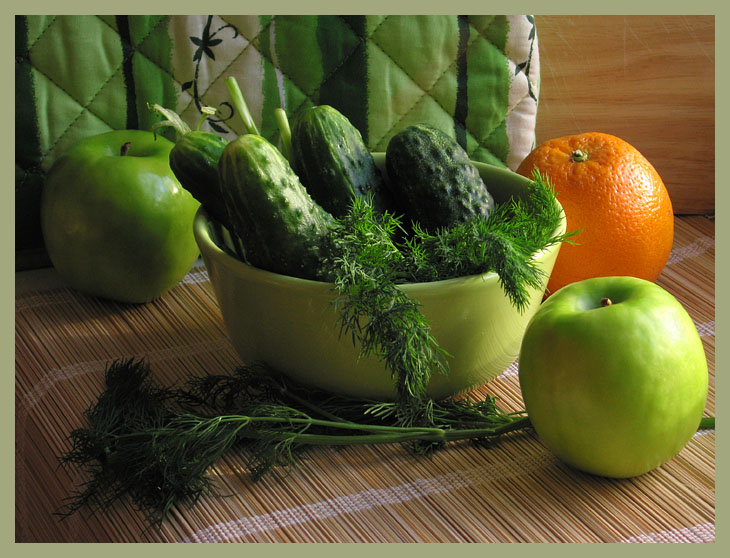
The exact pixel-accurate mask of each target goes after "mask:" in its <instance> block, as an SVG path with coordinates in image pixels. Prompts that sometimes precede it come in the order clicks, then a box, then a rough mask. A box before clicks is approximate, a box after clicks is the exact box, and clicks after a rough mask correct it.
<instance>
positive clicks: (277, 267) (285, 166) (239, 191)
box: [218, 134, 333, 280]
mask: <svg viewBox="0 0 730 558" xmlns="http://www.w3.org/2000/svg"><path fill="white" fill-rule="evenodd" d="M218 171H219V174H220V179H221V183H222V190H223V197H224V200H225V202H226V206H227V208H228V215H229V219H230V223H231V226H232V227H233V232H234V233H235V234H236V235H237V236H238V237H239V238H240V239H241V241H242V243H243V245H244V247H245V250H246V258H247V259H248V261H249V263H250V264H251V265H253V266H255V267H258V268H260V269H265V270H268V271H273V272H274V273H279V274H282V275H289V276H292V277H299V278H303V279H315V280H322V279H326V278H327V276H326V272H325V271H323V270H322V265H321V262H322V259H323V257H324V253H325V250H326V247H325V244H326V241H327V239H328V233H329V230H330V226H331V225H332V224H333V217H332V215H330V214H329V213H327V212H326V211H325V210H324V209H322V207H321V206H320V205H318V204H317V203H316V202H315V201H314V200H313V199H312V198H311V196H310V195H309V193H308V192H307V191H306V189H305V188H304V186H303V185H302V183H301V182H300V181H299V178H298V177H297V175H296V174H295V173H294V171H293V170H292V168H291V166H290V165H289V162H288V161H287V160H286V158H285V157H284V156H283V155H282V154H281V153H280V152H279V150H278V149H277V148H276V147H274V146H273V145H272V144H271V143H269V142H268V141H267V140H266V139H264V138H263V137H261V136H259V135H256V134H245V135H242V136H239V137H238V138H237V139H235V140H233V141H232V142H230V143H229V144H228V145H227V146H226V147H225V149H224V150H223V154H222V155H221V158H220V162H219V167H218Z"/></svg>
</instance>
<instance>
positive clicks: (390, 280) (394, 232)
mask: <svg viewBox="0 0 730 558" xmlns="http://www.w3.org/2000/svg"><path fill="white" fill-rule="evenodd" d="M402 232H403V229H402V228H401V225H400V220H399V218H397V217H396V216H394V215H392V214H390V213H388V212H386V213H384V214H379V213H377V212H376V211H375V210H374V208H373V206H372V203H371V202H370V200H368V199H367V198H365V199H355V200H353V202H352V205H351V208H350V210H349V212H348V213H347V214H346V215H345V216H344V217H343V218H341V219H340V220H338V222H337V224H336V226H335V227H334V228H333V229H332V231H331V235H330V239H331V246H330V248H329V253H330V254H331V255H332V256H331V259H330V260H329V261H328V262H327V265H328V266H330V267H331V268H332V269H333V271H334V275H335V281H334V284H335V289H336V291H337V293H338V297H337V300H336V302H335V306H336V308H337V310H338V320H339V324H340V331H341V333H345V332H349V333H350V335H351V336H352V339H353V342H357V341H359V343H360V347H361V349H360V352H361V356H367V355H371V354H374V355H377V356H378V357H379V358H381V359H382V361H383V362H384V364H385V366H386V368H387V369H388V370H389V372H390V373H391V375H392V376H393V379H394V384H395V388H396V392H397V397H398V401H399V407H398V410H399V412H398V418H399V421H400V424H402V425H403V426H412V425H422V424H431V423H432V416H431V402H430V400H429V398H428V397H427V395H426V387H427V385H428V381H429V379H430V377H431V375H432V374H433V373H443V374H445V373H446V372H447V365H446V362H445V357H446V356H447V354H446V352H445V351H443V350H442V349H441V348H440V347H439V346H438V343H437V342H436V339H435V338H434V337H433V335H432V334H431V327H430V324H429V323H428V320H426V318H425V317H424V316H423V314H422V313H421V311H420V308H419V304H418V303H417V302H416V301H415V300H413V299H412V298H410V297H409V296H408V295H407V294H406V293H404V292H403V291H402V290H401V289H399V288H398V286H397V285H398V284H399V283H402V269H403V267H404V265H405V262H404V255H403V252H402V251H401V249H400V248H399V247H398V245H397V244H396V238H397V236H398V235H399V234H400V233H402Z"/></svg>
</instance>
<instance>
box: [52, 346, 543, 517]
mask: <svg viewBox="0 0 730 558" xmlns="http://www.w3.org/2000/svg"><path fill="white" fill-rule="evenodd" d="M433 410H434V412H433V425H432V426H409V427H406V426H403V425H401V424H399V419H398V412H399V411H398V405H397V403H394V402H377V401H372V400H368V399H358V398H350V397H345V396H339V395H333V394H330V393H327V392H324V391H320V390H317V389H313V388H310V387H306V386H303V385H299V384H296V383H294V382H293V381H292V380H289V379H286V378H284V377H283V376H281V375H279V374H277V373H276V372H275V371H273V370H271V369H269V368H267V367H265V366H263V365H261V364H254V365H249V366H243V367H240V368H239V369H237V370H236V371H235V372H234V373H233V374H231V375H217V376H216V375H205V376H202V377H197V378H191V379H190V380H189V381H188V384H187V386H185V387H184V388H179V387H177V388H176V387H160V386H158V385H156V384H155V383H154V382H153V381H152V378H151V371H150V368H149V366H148V365H147V363H146V362H145V361H144V360H132V359H129V360H118V361H114V362H112V363H111V364H109V365H108V366H107V369H106V372H105V390H104V392H103V393H102V394H101V396H100V397H99V399H98V401H97V402H96V404H95V405H94V406H93V407H92V408H90V409H89V411H88V412H87V415H86V418H87V424H86V426H85V427H83V428H79V429H76V430H74V431H72V432H71V434H70V441H71V449H70V450H69V451H68V453H67V454H65V455H64V456H63V457H62V458H61V462H62V463H63V464H66V465H70V464H74V465H76V466H80V467H82V468H83V469H84V470H85V472H86V474H87V475H88V476H89V480H88V481H86V482H85V483H83V484H82V485H81V487H80V489H79V490H78V491H77V492H76V493H74V494H73V495H71V496H70V497H69V498H68V499H67V501H66V505H65V506H64V508H62V509H61V510H59V512H58V513H59V515H61V516H62V517H66V516H68V515H70V514H73V513H75V512H77V511H78V510H80V509H82V508H87V509H90V510H91V511H97V510H104V509H107V508H108V507H109V506H111V505H112V504H113V503H115V502H117V501H119V500H124V499H127V498H129V499H131V501H132V503H133V504H134V506H135V507H137V508H138V509H140V510H141V511H142V512H144V514H145V518H146V520H147V522H148V523H149V525H150V526H159V524H160V523H161V522H162V521H163V520H164V518H165V517H166V516H167V515H168V514H169V513H170V510H171V509H172V508H173V506H179V505H187V506H192V505H194V504H195V503H196V502H197V501H198V500H199V498H200V497H201V496H203V495H205V494H208V493H215V492H216V489H215V486H214V484H213V481H212V478H211V477H210V469H211V468H212V467H213V466H215V464H216V463H217V462H218V461H219V460H220V459H221V458H222V457H223V455H224V454H226V453H227V452H229V451H234V450H235V451H243V453H241V455H242V456H244V457H245V458H246V465H247V467H248V468H249V470H250V472H251V473H252V474H253V476H254V479H258V478H260V477H261V475H263V474H265V473H267V472H269V471H271V470H272V469H273V468H275V467H280V466H292V465H296V464H297V463H298V461H299V459H300V457H299V455H300V452H301V450H303V449H304V448H306V447H311V446H321V445H328V446H342V445H362V444H396V443H400V444H411V445H412V444H414V443H417V442H421V443H423V444H434V445H436V446H442V445H444V444H446V443H449V442H452V441H456V440H474V441H476V442H479V443H484V442H487V441H491V440H494V439H496V438H498V437H500V436H502V435H504V434H506V433H508V432H512V431H516V430H521V429H525V428H528V427H529V426H530V424H529V420H528V419H527V417H526V416H525V415H524V413H506V412H504V411H502V410H501V409H500V408H499V407H498V406H497V404H496V401H495V400H494V399H493V398H491V397H487V398H486V399H485V400H484V401H479V402H473V401H471V400H469V399H464V400H454V401H448V402H433Z"/></svg>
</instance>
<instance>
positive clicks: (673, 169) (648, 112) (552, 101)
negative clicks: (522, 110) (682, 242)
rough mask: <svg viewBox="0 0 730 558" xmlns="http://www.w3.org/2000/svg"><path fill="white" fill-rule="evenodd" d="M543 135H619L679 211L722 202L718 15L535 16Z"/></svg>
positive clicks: (710, 209)
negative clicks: (718, 193) (718, 195)
mask: <svg viewBox="0 0 730 558" xmlns="http://www.w3.org/2000/svg"><path fill="white" fill-rule="evenodd" d="M536 21H537V32H538V41H539V48H540V75H541V89H540V107H539V111H538V121H537V140H538V142H541V141H544V140H546V139H550V138H554V137H559V136H563V135H569V134H574V133H578V132H588V131H598V132H606V133H609V134H614V135H616V136H619V137H621V138H623V139H624V140H626V141H628V142H629V143H631V144H632V145H634V147H636V148H637V149H639V151H641V152H642V153H643V154H644V156H646V158H647V159H649V161H651V162H652V164H653V165H654V166H655V167H656V169H657V171H658V172H659V174H660V175H661V176H662V179H663V181H664V183H665V184H666V186H667V189H668V190H669V193H670V196H671V198H672V203H673V206H674V211H675V213H676V214H709V213H714V210H715V18H714V16H655V15H652V16H569V15H566V16H562V15H549V16H547V15H546V16H536Z"/></svg>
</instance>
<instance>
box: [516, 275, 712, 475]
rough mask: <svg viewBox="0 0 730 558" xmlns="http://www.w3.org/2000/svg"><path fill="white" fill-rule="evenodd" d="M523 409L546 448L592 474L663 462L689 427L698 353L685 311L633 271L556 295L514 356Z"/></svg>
mask: <svg viewBox="0 0 730 558" xmlns="http://www.w3.org/2000/svg"><path fill="white" fill-rule="evenodd" d="M519 381H520V388H521V390H522V396H523V399H524V404H525V410H526V411H527V414H528V416H529V418H530V421H531V422H532V425H533V426H534V428H535V431H536V432H537V435H538V437H539V438H540V439H541V440H542V442H543V443H544V444H545V446H546V447H547V448H548V449H550V450H551V451H552V452H553V453H554V454H555V455H556V456H557V457H558V458H560V459H561V460H563V461H564V462H565V463H567V464H569V465H571V466H573V467H575V468H577V469H580V470H582V471H585V472H588V473H592V474H595V475H600V476H606V477H615V478H627V477H634V476H637V475H641V474H643V473H646V472H647V471H650V470H652V469H654V468H656V467H658V466H659V465H661V464H663V463H665V462H666V461H668V460H669V459H671V458H672V457H673V456H675V455H676V454H677V453H679V451H680V450H681V449H682V448H683V447H684V446H685V445H686V444H687V442H688V441H689V439H690V438H691V437H692V435H693V434H694V432H695V431H696V430H697V428H698V426H699V424H700V420H701V418H702V414H703V411H704V408H705V400H706V398H707V389H708V370H707V359H706V357H705V353H704V349H703V346H702V341H701V339H700V336H699V334H698V333H697V329H696V327H695V325H694V322H693V321H692V319H691V318H690V316H689V314H687V311H686V310H685V309H684V307H683V306H682V305H681V304H680V303H679V301H678V300H677V299H676V298H674V297H673V296H672V295H671V294H670V293H669V292H667V291H666V290H664V289H663V288H661V287H660V286H658V285H656V284H655V283H652V282H650V281H645V280H643V279H636V278H633V277H597V278H593V279H586V280H583V281H579V282H576V283H572V284H570V285H568V286H566V287H563V288H562V289H560V290H558V291H557V292H555V293H554V294H553V295H552V296H550V298H548V299H547V300H546V301H545V302H544V303H543V305H542V306H541V307H540V308H539V309H538V311H537V312H536V314H535V315H534V316H533V318H532V319H531V320H530V322H529V323H528V326H527V329H526V331H525V335H524V338H523V340H522V346H521V349H520V355H519Z"/></svg>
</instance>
